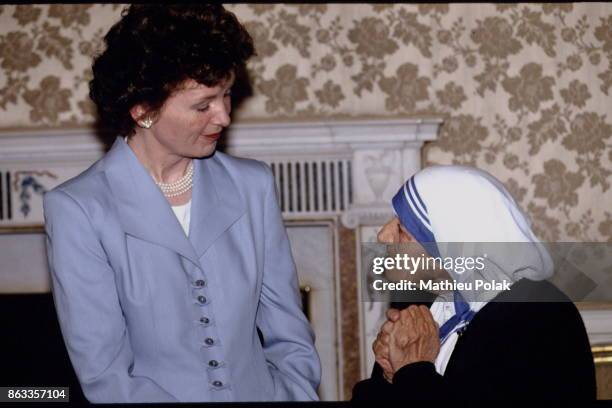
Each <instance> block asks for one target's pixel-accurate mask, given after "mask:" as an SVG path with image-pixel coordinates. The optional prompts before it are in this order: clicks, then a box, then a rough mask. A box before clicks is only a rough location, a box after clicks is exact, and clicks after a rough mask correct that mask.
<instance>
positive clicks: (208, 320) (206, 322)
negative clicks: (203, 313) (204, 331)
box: [200, 317, 210, 324]
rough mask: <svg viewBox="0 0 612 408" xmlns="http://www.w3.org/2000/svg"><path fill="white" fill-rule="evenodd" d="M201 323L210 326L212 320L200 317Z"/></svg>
mask: <svg viewBox="0 0 612 408" xmlns="http://www.w3.org/2000/svg"><path fill="white" fill-rule="evenodd" d="M200 323H202V324H208V323H210V319H209V318H208V317H200Z"/></svg>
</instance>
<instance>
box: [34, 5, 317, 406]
mask: <svg viewBox="0 0 612 408" xmlns="http://www.w3.org/2000/svg"><path fill="white" fill-rule="evenodd" d="M105 41H106V45H107V48H106V51H104V53H102V54H101V55H100V56H98V57H97V58H96V60H95V62H94V65H93V72H94V78H93V80H92V81H91V83H90V95H91V96H92V99H93V100H94V102H95V103H96V105H97V107H98V111H99V115H100V119H101V121H102V123H103V124H105V125H107V126H109V127H111V128H112V129H114V130H115V131H116V133H117V134H119V135H121V136H120V137H118V138H117V140H116V141H115V143H114V144H113V146H112V148H111V149H110V151H109V152H108V153H107V154H106V155H105V156H104V157H103V158H102V159H101V160H99V161H98V162H96V163H95V164H94V165H93V166H91V167H90V168H89V169H87V170H86V171H85V172H83V173H82V174H80V175H79V176H77V177H75V178H73V179H71V180H69V181H67V182H65V183H63V184H61V185H59V186H58V187H56V188H55V189H53V190H52V191H50V192H49V193H47V194H46V195H45V197H44V211H45V220H46V223H45V227H46V233H47V253H48V260H49V266H50V271H51V277H52V289H53V295H54V299H55V305H56V309H57V313H58V317H59V321H60V326H61V329H62V333H63V336H64V340H65V343H66V346H67V348H68V352H69V355H70V359H71V361H72V364H73V366H74V368H75V371H76V374H77V376H78V378H79V381H80V383H81V385H82V387H83V391H84V393H85V395H86V397H87V398H88V399H89V400H90V401H92V402H162V401H254V400H316V399H317V393H316V389H317V387H318V385H319V381H320V376H321V368H320V362H319V357H318V355H317V352H316V350H315V348H314V335H313V332H312V329H311V328H310V326H309V324H308V322H307V320H306V318H305V317H304V314H303V313H302V311H301V308H300V298H299V291H298V282H297V276H296V271H295V265H294V262H293V259H292V256H291V252H290V248H289V243H288V239H287V234H286V231H285V229H284V226H283V221H282V218H281V214H280V210H279V208H278V204H277V200H276V192H275V185H274V179H273V176H272V174H271V171H270V169H269V167H268V166H267V165H265V164H263V163H261V162H258V161H255V160H248V159H240V158H234V157H231V156H228V155H225V154H222V153H219V152H217V153H215V148H216V142H217V140H218V138H219V134H220V132H221V131H222V130H223V129H224V128H225V127H227V126H228V125H229V124H230V118H229V112H230V97H229V90H230V88H231V86H232V84H233V82H234V78H235V74H236V72H237V70H238V69H242V68H244V64H245V63H246V60H247V59H248V58H249V57H250V56H251V55H252V54H253V51H254V50H253V45H252V40H251V37H250V36H249V35H248V33H247V32H246V31H245V30H244V28H243V27H242V26H241V25H240V23H239V22H238V21H237V20H236V18H235V16H234V15H233V14H231V13H229V12H227V11H226V10H224V9H223V7H222V6H210V5H207V6H182V7H170V6H158V5H155V6H152V5H140V6H131V7H130V9H129V10H127V11H126V12H124V13H123V16H122V19H121V20H120V21H119V22H118V23H117V24H116V25H115V26H113V27H112V28H111V30H110V31H109V33H108V34H107V36H106V37H105ZM257 329H259V330H260V331H261V334H262V335H263V341H261V340H260V338H259V337H258V332H257Z"/></svg>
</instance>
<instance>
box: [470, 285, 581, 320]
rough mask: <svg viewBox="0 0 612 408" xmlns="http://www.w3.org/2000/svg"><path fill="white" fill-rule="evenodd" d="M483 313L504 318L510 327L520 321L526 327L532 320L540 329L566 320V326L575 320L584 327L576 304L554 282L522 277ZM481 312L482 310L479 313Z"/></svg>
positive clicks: (490, 303) (496, 317)
mask: <svg viewBox="0 0 612 408" xmlns="http://www.w3.org/2000/svg"><path fill="white" fill-rule="evenodd" d="M481 312H485V313H482V315H491V316H492V317H493V318H495V319H502V320H503V321H504V322H505V324H506V325H507V326H511V325H512V322H518V323H519V324H520V325H521V327H526V326H528V325H530V322H533V326H534V328H538V329H541V328H542V327H543V326H545V325H548V324H556V323H557V322H558V321H564V322H565V324H566V327H568V326H569V325H571V324H572V322H574V323H576V324H577V325H578V326H579V327H581V328H583V327H584V326H583V322H582V318H581V316H580V312H579V311H578V308H577V307H576V305H575V304H574V303H573V302H572V301H571V299H570V298H569V297H568V296H567V295H566V294H565V293H563V292H562V291H561V290H560V289H559V288H557V287H556V286H555V285H554V284H553V283H551V282H549V281H546V280H543V281H533V280H529V279H521V280H519V281H518V282H516V283H514V284H513V285H512V286H511V288H510V290H508V291H504V292H502V293H500V294H499V295H498V296H497V297H496V298H494V299H493V300H492V301H491V302H489V304H487V306H485V307H484V308H483V309H482V310H481ZM479 314H481V313H479Z"/></svg>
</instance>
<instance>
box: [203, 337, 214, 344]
mask: <svg viewBox="0 0 612 408" xmlns="http://www.w3.org/2000/svg"><path fill="white" fill-rule="evenodd" d="M204 343H206V344H207V345H209V346H212V345H213V344H215V341H214V340H213V339H211V338H210V337H207V338H206V340H204Z"/></svg>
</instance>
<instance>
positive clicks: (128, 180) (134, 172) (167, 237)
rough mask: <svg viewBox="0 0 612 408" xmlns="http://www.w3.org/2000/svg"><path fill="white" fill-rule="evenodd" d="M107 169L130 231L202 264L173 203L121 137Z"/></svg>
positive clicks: (121, 215) (107, 158)
mask: <svg viewBox="0 0 612 408" xmlns="http://www.w3.org/2000/svg"><path fill="white" fill-rule="evenodd" d="M105 173H106V175H107V178H108V182H109V184H110V188H111V191H112V193H113V195H114V197H115V202H116V203H117V211H118V213H119V214H118V215H119V218H120V221H121V224H122V225H123V228H124V230H125V232H126V233H127V234H130V235H133V236H135V237H138V238H140V239H143V240H146V241H149V242H152V243H155V244H158V245H161V246H164V247H166V248H169V249H172V250H174V251H175V252H178V253H179V254H181V255H182V256H183V257H185V258H187V259H189V260H190V261H191V262H193V263H194V264H196V265H197V266H198V267H200V263H199V259H198V257H197V255H196V253H195V251H194V249H193V246H192V245H191V243H190V242H189V240H188V239H187V237H186V236H185V233H184V232H183V229H182V227H181V224H180V223H179V221H178V220H177V218H176V216H175V215H174V213H173V212H172V209H171V208H170V204H169V203H168V201H167V200H166V198H165V197H164V195H163V194H162V192H161V191H160V190H159V188H158V187H157V185H156V184H155V182H154V181H153V178H152V177H151V176H150V175H149V173H147V171H146V169H145V168H144V167H143V166H142V165H141V164H140V162H139V161H138V158H137V157H136V155H135V154H134V152H133V151H132V149H130V147H129V146H128V145H127V144H126V143H125V141H124V140H123V138H121V137H118V138H117V140H116V141H115V143H114V144H113V146H112V148H111V150H110V151H109V152H108V154H107V156H106V162H105ZM192 207H193V205H192Z"/></svg>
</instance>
